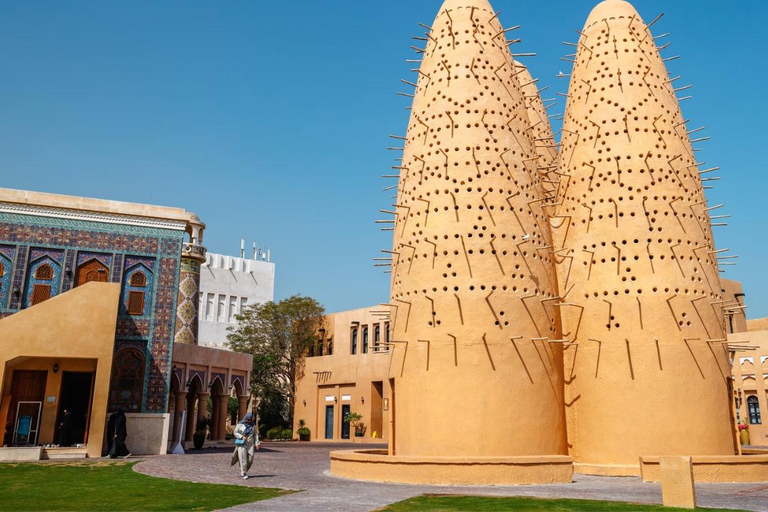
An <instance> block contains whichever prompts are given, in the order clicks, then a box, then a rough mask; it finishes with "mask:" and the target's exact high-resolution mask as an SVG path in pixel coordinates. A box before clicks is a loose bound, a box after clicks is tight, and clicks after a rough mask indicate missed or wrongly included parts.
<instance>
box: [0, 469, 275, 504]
mask: <svg viewBox="0 0 768 512" xmlns="http://www.w3.org/2000/svg"><path fill="white" fill-rule="evenodd" d="M134 464H136V463H135V462H132V463H128V462H87V463H85V462H78V463H47V464H0V510H19V511H28V510H34V511H39V510H57V511H58V510H78V511H80V510H82V511H91V510H104V511H110V512H114V511H133V510H142V511H143V510H215V509H221V508H226V507H232V506H235V505H240V504H242V503H250V502H253V501H259V500H267V499H270V498H274V497H276V496H280V495H282V494H285V493H287V492H289V491H283V490H280V489H265V488H256V487H243V486H236V485H214V484H197V483H192V482H179V481H177V480H167V479H164V478H155V477H151V476H146V475H142V474H139V473H136V472H135V471H133V465H134ZM214 471H216V470H215V469H214Z"/></svg>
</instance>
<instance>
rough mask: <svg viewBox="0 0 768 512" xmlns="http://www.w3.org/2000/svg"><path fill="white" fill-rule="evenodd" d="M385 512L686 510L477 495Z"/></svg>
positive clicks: (415, 502)
mask: <svg viewBox="0 0 768 512" xmlns="http://www.w3.org/2000/svg"><path fill="white" fill-rule="evenodd" d="M381 510H382V511H387V512H420V511H427V510H428V511H430V512H452V511H462V512H464V511H471V510H482V511H483V512H507V511H514V510H525V511H526V512H528V511H537V510H542V511H547V512H577V511H596V512H597V511H599V512H603V511H612V510H624V511H629V510H631V511H632V512H635V511H637V512H645V511H652V510H657V511H659V512H661V511H665V512H672V511H675V510H678V511H679V510H685V509H681V508H665V507H661V506H655V505H636V504H632V503H614V502H610V501H587V500H540V499H535V498H485V497H478V496H445V495H431V494H427V495H424V496H418V497H416V498H411V499H410V500H405V501H401V502H400V503H395V504H394V505H390V506H389V507H386V508H383V509H381ZM697 510H706V511H707V512H734V511H733V510H728V511H726V510H724V509H719V508H708V509H697Z"/></svg>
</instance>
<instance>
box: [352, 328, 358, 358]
mask: <svg viewBox="0 0 768 512" xmlns="http://www.w3.org/2000/svg"><path fill="white" fill-rule="evenodd" d="M355 354H357V327H353V328H352V355H355Z"/></svg>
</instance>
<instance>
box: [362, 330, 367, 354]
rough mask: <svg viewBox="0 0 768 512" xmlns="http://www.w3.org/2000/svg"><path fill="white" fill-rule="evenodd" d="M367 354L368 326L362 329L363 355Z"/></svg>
mask: <svg viewBox="0 0 768 512" xmlns="http://www.w3.org/2000/svg"><path fill="white" fill-rule="evenodd" d="M367 353H368V326H365V327H363V354H367Z"/></svg>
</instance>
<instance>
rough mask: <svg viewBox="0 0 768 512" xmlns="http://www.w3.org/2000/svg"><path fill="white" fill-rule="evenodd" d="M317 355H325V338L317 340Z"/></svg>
mask: <svg viewBox="0 0 768 512" xmlns="http://www.w3.org/2000/svg"><path fill="white" fill-rule="evenodd" d="M317 355H318V356H322V355H323V340H320V341H318V342H317Z"/></svg>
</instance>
